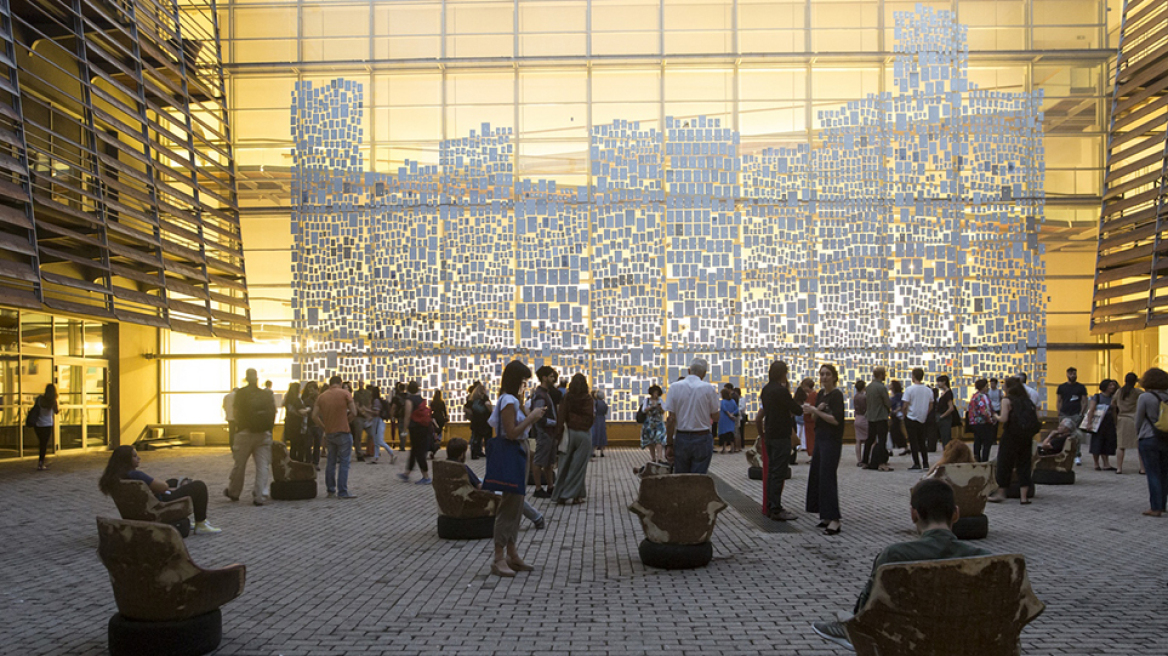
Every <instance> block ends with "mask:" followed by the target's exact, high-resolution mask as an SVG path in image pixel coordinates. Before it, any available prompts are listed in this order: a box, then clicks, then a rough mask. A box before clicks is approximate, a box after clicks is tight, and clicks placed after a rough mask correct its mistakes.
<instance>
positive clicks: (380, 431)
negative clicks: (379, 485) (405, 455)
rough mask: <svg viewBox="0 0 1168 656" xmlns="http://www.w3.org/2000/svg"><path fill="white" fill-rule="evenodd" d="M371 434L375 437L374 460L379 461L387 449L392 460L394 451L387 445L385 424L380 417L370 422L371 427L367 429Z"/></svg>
mask: <svg viewBox="0 0 1168 656" xmlns="http://www.w3.org/2000/svg"><path fill="white" fill-rule="evenodd" d="M366 430H367V431H369V434H370V435H372V436H373V459H374V460H377V459H378V458H380V457H381V450H382V449H385V451H386V453H388V454H389V457H390V459H392V458H393V457H394V456H393V449H391V448H389V445H388V444H386V443H385V422H384V421H382V420H381V419H380V418H379V417H374V418H372V419H370V420H369V426H368V427H367V428H366Z"/></svg>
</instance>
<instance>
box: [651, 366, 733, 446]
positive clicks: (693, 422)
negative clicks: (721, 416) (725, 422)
mask: <svg viewBox="0 0 1168 656" xmlns="http://www.w3.org/2000/svg"><path fill="white" fill-rule="evenodd" d="M721 404H722V399H721V397H720V396H718V390H716V389H714V386H713V385H711V384H709V383H707V382H705V381H703V380H702V379H701V378H698V377H697V376H695V375H693V374H690V375H688V376H686V377H685V380H679V381H677V382H676V383H674V384H672V385H670V386H669V395H668V396H666V397H665V411H666V412H672V413H673V414H674V415H676V416H677V430H679V431H684V432H687V433H701V432H709V430H710V425H711V424H713V422H712V421H710V416H711V415H717V414H718V412H719V409H720V408H721Z"/></svg>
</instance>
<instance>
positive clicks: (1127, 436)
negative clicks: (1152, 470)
mask: <svg viewBox="0 0 1168 656" xmlns="http://www.w3.org/2000/svg"><path fill="white" fill-rule="evenodd" d="M1139 380H1140V377H1139V376H1137V375H1135V374H1134V373H1131V372H1128V374H1127V375H1126V376H1124V377H1123V387H1121V388H1119V393H1118V394H1116V395H1115V409H1116V411H1117V414H1116V416H1115V437H1116V444H1115V447H1116V451H1115V473H1117V474H1122V473H1123V457H1124V456H1125V455H1126V454H1127V451H1128V449H1130V450H1131V451H1132V452H1133V453H1134V454H1135V456H1136V461H1137V462H1138V461H1139V459H1140V452H1139V449H1140V438H1139V436H1138V435H1137V434H1136V404H1137V403H1138V402H1139V399H1140V393H1139V392H1137V391H1136V383H1138V382H1139ZM1140 473H1141V474H1142V473H1144V465H1143V463H1140Z"/></svg>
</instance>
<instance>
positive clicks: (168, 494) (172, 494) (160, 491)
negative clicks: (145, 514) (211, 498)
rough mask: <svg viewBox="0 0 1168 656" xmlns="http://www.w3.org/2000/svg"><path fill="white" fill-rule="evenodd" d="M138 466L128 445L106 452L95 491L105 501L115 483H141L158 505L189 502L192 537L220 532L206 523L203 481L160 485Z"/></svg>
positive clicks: (174, 481) (135, 452) (171, 481)
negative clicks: (106, 458) (107, 455)
mask: <svg viewBox="0 0 1168 656" xmlns="http://www.w3.org/2000/svg"><path fill="white" fill-rule="evenodd" d="M140 462H141V461H140V460H139V458H138V451H137V450H135V449H134V447H132V446H130V445H128V444H123V445H122V446H119V447H117V448H116V449H114V450H113V451H111V452H110V457H109V461H108V462H106V465H105V471H104V472H102V475H101V479H100V480H98V482H97V487H98V489H100V490H101V493H102V494H104V495H106V496H107V497H108V496H109V495H111V494H113V493H114V491H115V490H116V489H117V485H118V482H119V481H124V480H130V481H142V482H143V483H145V484H146V487H148V488H150V491H151V492H153V493H154V496H156V497H158V499H159V500H160V501H174V500H175V499H181V498H183V497H188V498H190V500H191V505H193V506H194V507H195V533H219V532H221V531H222V530H223V529H219V528H215V527H214V526H211V524H210V523H209V522H208V521H207V485H206V484H205V483H203V481H192V480H189V479H187V480H185V481H183V482H182V484H181V485H180V484H179V481H178V480H176V479H173V478H172V479H170V480H168V481H166V482H165V483H164V482H162V481H160V480H158V479H156V478H152V477H151V476H149V475H147V474H146V473H145V472H143V471H140V470H139V469H138V464H139V463H140Z"/></svg>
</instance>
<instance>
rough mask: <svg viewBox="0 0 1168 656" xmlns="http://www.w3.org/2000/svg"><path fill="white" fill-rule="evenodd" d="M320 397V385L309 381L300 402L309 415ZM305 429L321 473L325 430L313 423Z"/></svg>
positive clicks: (314, 461)
mask: <svg viewBox="0 0 1168 656" xmlns="http://www.w3.org/2000/svg"><path fill="white" fill-rule="evenodd" d="M318 396H320V385H318V384H317V382H316V381H315V380H310V381H308V383H307V384H305V385H304V391H303V392H301V393H300V401H301V403H303V404H304V407H305V408H307V409H308V412H309V413H311V412H312V409H313V408H314V407H316V399H317V397H318ZM305 428H306V429H307V436H306V441H307V442H309V443H310V444H311V445H312V464H313V465H314V466H315V467H316V471H320V447H321V443H322V442H323V441H324V429H323V428H321V427H320V426H317V425H316V423H315V422H312V421H309V422H307V424H306V425H305ZM304 462H308V450H307V449H305V453H304Z"/></svg>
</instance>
